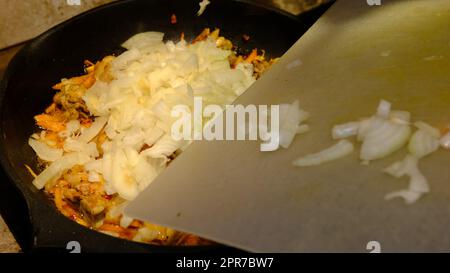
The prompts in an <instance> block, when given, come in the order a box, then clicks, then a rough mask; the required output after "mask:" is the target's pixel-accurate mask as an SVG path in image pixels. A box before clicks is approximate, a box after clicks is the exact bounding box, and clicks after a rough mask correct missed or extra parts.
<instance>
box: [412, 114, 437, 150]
mask: <svg viewBox="0 0 450 273" xmlns="http://www.w3.org/2000/svg"><path fill="white" fill-rule="evenodd" d="M415 124H416V127H417V128H419V130H417V131H416V132H415V133H414V134H413V135H412V137H411V139H410V140H409V144H408V150H409V152H410V153H411V154H412V155H414V156H415V157H417V158H422V157H424V156H427V155H429V154H431V153H433V152H434V151H436V150H437V149H438V148H439V130H437V129H435V128H433V127H431V126H430V125H428V124H426V123H424V122H420V123H418V122H416V123H415Z"/></svg>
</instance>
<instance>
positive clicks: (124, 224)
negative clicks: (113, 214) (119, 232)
mask: <svg viewBox="0 0 450 273" xmlns="http://www.w3.org/2000/svg"><path fill="white" fill-rule="evenodd" d="M133 220H134V219H133V218H131V217H128V216H125V215H124V214H122V217H121V218H120V226H121V227H123V228H127V227H128V226H129V225H130V224H131V222H133Z"/></svg>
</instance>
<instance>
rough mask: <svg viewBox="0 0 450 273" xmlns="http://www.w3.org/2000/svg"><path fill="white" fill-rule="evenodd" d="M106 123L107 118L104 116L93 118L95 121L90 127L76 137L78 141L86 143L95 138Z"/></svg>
mask: <svg viewBox="0 0 450 273" xmlns="http://www.w3.org/2000/svg"><path fill="white" fill-rule="evenodd" d="M107 121H108V117H106V116H103V117H97V118H95V121H94V122H93V123H92V124H91V126H90V127H89V128H86V129H84V130H83V131H82V133H81V135H80V136H79V137H78V140H79V141H81V142H85V143H88V142H89V141H91V140H92V139H93V138H94V137H96V136H97V135H98V133H100V131H101V130H102V129H103V127H105V124H106V122H107Z"/></svg>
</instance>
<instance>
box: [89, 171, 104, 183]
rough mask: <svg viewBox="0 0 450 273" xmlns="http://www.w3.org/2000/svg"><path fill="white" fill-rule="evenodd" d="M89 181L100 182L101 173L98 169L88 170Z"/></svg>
mask: <svg viewBox="0 0 450 273" xmlns="http://www.w3.org/2000/svg"><path fill="white" fill-rule="evenodd" d="M88 181H89V182H100V181H101V179H100V175H99V174H98V172H96V171H90V172H88Z"/></svg>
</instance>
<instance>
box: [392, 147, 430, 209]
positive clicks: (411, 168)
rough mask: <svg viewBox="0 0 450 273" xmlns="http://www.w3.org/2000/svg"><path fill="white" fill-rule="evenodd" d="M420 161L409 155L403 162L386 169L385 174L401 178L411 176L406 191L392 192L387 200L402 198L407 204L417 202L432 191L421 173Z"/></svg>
mask: <svg viewBox="0 0 450 273" xmlns="http://www.w3.org/2000/svg"><path fill="white" fill-rule="evenodd" d="M418 163H419V159H418V158H417V157H415V156H413V155H407V156H406V157H405V159H403V160H402V161H398V162H395V163H394V164H392V165H391V166H389V167H387V168H386V169H384V172H386V173H388V174H390V175H392V176H394V177H397V178H400V177H402V176H404V175H407V176H409V186H408V188H407V189H405V190H401V191H396V192H392V193H389V194H387V195H386V199H392V198H394V197H402V198H403V199H405V202H406V203H407V204H412V203H414V202H415V201H417V200H418V199H419V198H420V196H421V195H422V194H424V193H427V192H429V191H430V187H429V186H428V181H427V179H426V178H425V176H424V175H423V174H422V173H421V172H420V170H419V167H418Z"/></svg>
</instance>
